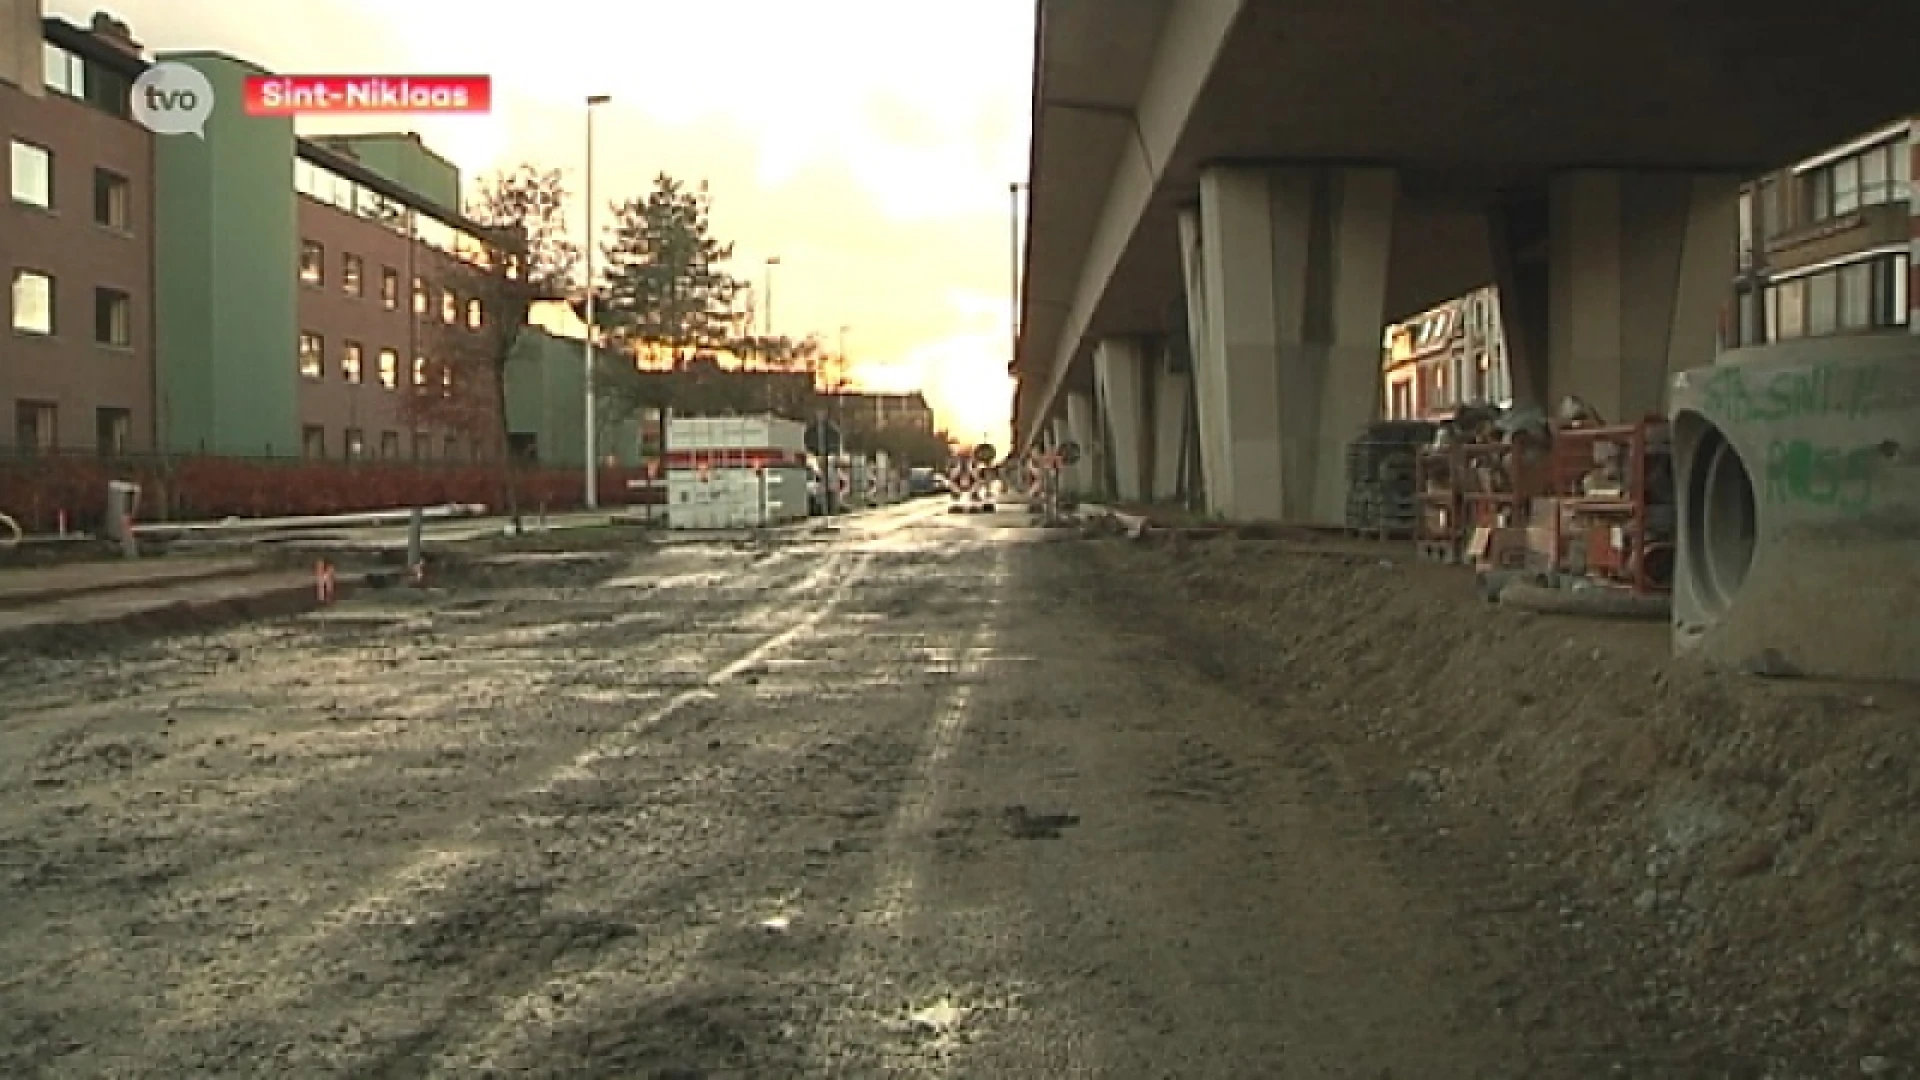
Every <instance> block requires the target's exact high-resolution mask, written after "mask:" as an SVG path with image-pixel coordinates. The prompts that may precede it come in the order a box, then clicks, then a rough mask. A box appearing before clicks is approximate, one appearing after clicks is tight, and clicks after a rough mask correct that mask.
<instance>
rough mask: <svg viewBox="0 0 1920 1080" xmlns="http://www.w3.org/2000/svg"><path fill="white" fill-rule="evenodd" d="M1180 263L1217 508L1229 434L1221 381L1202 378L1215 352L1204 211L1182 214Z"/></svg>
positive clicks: (1204, 453)
mask: <svg viewBox="0 0 1920 1080" xmlns="http://www.w3.org/2000/svg"><path fill="white" fill-rule="evenodd" d="M1180 263H1181V269H1182V272H1183V275H1184V277H1185V280H1186V299H1187V345H1188V349H1189V351H1190V353H1191V355H1192V356H1193V369H1194V373H1195V374H1194V377H1193V393H1194V410H1195V413H1196V415H1197V416H1198V417H1199V425H1198V426H1199V428H1200V430H1199V438H1198V439H1197V440H1196V442H1197V445H1198V447H1199V451H1200V485H1201V487H1202V488H1204V489H1205V490H1206V492H1207V505H1208V506H1209V507H1212V506H1214V505H1215V501H1214V500H1215V498H1216V496H1215V494H1214V493H1215V492H1220V491H1225V490H1226V488H1227V483H1228V480H1227V476H1226V468H1227V462H1228V455H1227V444H1226V442H1225V440H1224V439H1222V438H1221V436H1222V434H1223V433H1224V432H1225V431H1226V417H1225V405H1224V404H1223V399H1222V398H1221V396H1220V391H1221V382H1222V380H1221V379H1218V378H1203V377H1200V374H1199V373H1200V369H1201V367H1202V366H1203V364H1202V361H1201V357H1204V356H1207V355H1209V353H1210V351H1211V349H1212V334H1211V333H1210V332H1209V326H1208V323H1207V316H1208V309H1209V306H1210V305H1209V303H1208V297H1209V290H1208V278H1207V259H1206V247H1205V244H1204V243H1203V240H1202V230H1201V214H1200V208H1199V207H1197V206H1195V207H1190V208H1188V209H1185V210H1182V211H1181V212H1180Z"/></svg>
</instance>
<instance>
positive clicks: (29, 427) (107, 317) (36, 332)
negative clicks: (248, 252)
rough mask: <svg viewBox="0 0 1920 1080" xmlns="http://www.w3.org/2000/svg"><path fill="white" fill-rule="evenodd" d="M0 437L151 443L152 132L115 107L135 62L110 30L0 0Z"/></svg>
mask: <svg viewBox="0 0 1920 1080" xmlns="http://www.w3.org/2000/svg"><path fill="white" fill-rule="evenodd" d="M0 20H4V22H3V24H0V139H3V140H4V141H5V143H6V144H7V154H6V157H5V158H4V159H0V169H4V170H5V174H6V187H7V191H8V198H7V199H6V200H5V201H4V202H0V274H4V275H5V277H6V278H7V281H8V284H9V288H8V289H7V292H6V294H5V295H4V296H0V305H3V306H0V318H3V319H4V326H5V330H4V333H0V402H3V403H4V406H5V409H6V415H5V418H4V419H5V422H4V424H3V425H0V446H12V447H16V448H19V449H22V450H27V451H51V450H55V449H84V450H89V451H92V450H98V451H102V452H105V453H110V454H111V453H122V452H126V451H129V450H135V449H142V450H144V449H150V448H152V446H153V444H154V417H155V401H156V395H157V392H158V388H157V385H156V381H155V366H154V304H153V299H152V298H153V270H154V263H153V255H154V201H153V192H154V185H153V176H154V159H153V136H151V135H150V134H148V132H147V131H146V130H145V129H144V128H141V127H140V126H139V125H137V124H135V123H133V122H132V120H131V119H129V118H128V113H127V101H128V88H129V86H130V85H131V82H132V80H133V78H134V77H135V76H137V75H138V74H139V72H140V71H141V70H142V69H143V68H144V66H145V65H144V63H143V62H142V61H141V60H140V58H139V46H138V45H137V44H134V43H133V42H132V40H131V38H130V37H129V36H128V35H127V32H126V28H125V27H124V26H121V25H119V24H117V23H114V22H112V21H111V20H108V19H106V18H105V17H103V16H98V17H96V18H95V20H94V27H93V30H92V32H88V31H85V30H81V29H78V28H76V27H73V26H69V25H68V24H66V23H62V22H59V21H58V20H48V22H47V24H46V25H45V27H44V28H43V27H42V25H41V22H40V19H39V11H38V7H37V5H35V4H23V3H19V2H17V0H0Z"/></svg>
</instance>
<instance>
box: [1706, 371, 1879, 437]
mask: <svg viewBox="0 0 1920 1080" xmlns="http://www.w3.org/2000/svg"><path fill="white" fill-rule="evenodd" d="M1885 375H1886V369H1885V368H1882V367H1857V366H1853V365H1848V364H1816V365H1814V366H1813V367H1810V368H1799V369H1796V370H1793V371H1776V372H1773V373H1772V374H1769V375H1765V376H1761V377H1759V378H1754V379H1749V378H1748V377H1747V375H1746V373H1745V372H1743V371H1741V370H1740V368H1739V367H1738V366H1734V365H1729V366H1727V367H1724V368H1722V369H1721V370H1719V371H1717V372H1715V373H1714V374H1713V377H1712V378H1710V379H1708V380H1707V385H1706V402H1705V405H1706V410H1707V412H1708V413H1710V414H1711V415H1713V416H1716V417H1719V418H1721V419H1723V420H1726V421H1729V422H1731V423H1736V424H1775V423H1779V422H1781V421H1785V420H1796V419H1807V418H1812V417H1840V418H1845V419H1848V420H1858V419H1861V418H1863V417H1867V416H1872V415H1873V414H1874V413H1876V412H1879V411H1882V410H1884V409H1885V408H1886V407H1888V406H1889V405H1890V404H1891V402H1890V401H1889V400H1888V398H1889V397H1890V396H1891V395H1890V394H1889V393H1888V391H1891V390H1892V389H1893V382H1894V380H1891V379H1888V378H1886V377H1885Z"/></svg>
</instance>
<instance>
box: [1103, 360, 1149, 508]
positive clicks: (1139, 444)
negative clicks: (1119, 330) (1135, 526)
mask: <svg viewBox="0 0 1920 1080" xmlns="http://www.w3.org/2000/svg"><path fill="white" fill-rule="evenodd" d="M1146 374H1147V370H1146V349H1145V343H1144V342H1142V341H1140V340H1139V339H1136V338H1107V339H1106V340H1104V341H1101V342H1100V344H1099V345H1097V346H1096V347H1095V348H1094V353H1093V378H1094V386H1095V387H1096V388H1097V389H1098V391H1099V394H1100V415H1101V416H1102V417H1104V418H1105V419H1106V429H1107V443H1108V446H1107V449H1108V451H1109V453H1110V454H1111V458H1110V460H1111V461H1112V462H1113V482H1114V492H1113V494H1114V497H1115V498H1118V499H1119V500H1120V501H1121V502H1133V503H1137V502H1139V501H1140V497H1141V494H1142V489H1143V488H1144V486H1145V485H1144V484H1143V480H1144V478H1145V477H1146V473H1147V424H1146V416H1147V414H1146V404H1147V389H1148V388H1147V386H1146V383H1145V378H1146Z"/></svg>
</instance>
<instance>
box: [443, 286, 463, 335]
mask: <svg viewBox="0 0 1920 1080" xmlns="http://www.w3.org/2000/svg"><path fill="white" fill-rule="evenodd" d="M440 321H441V322H443V323H446V324H447V325H448V326H452V325H453V324H455V323H457V322H459V321H460V298H459V297H457V296H455V295H453V290H452V289H442V290H440Z"/></svg>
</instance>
